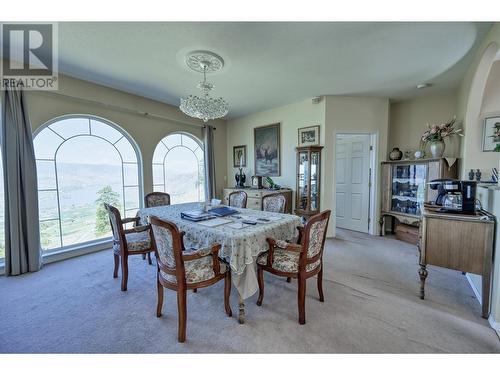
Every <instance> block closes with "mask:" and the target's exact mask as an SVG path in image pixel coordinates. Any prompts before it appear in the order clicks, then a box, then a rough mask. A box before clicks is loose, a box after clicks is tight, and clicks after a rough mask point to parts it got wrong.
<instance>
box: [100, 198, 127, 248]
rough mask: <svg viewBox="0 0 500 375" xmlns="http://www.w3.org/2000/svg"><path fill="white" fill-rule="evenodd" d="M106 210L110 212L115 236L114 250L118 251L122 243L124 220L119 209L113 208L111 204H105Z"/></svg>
mask: <svg viewBox="0 0 500 375" xmlns="http://www.w3.org/2000/svg"><path fill="white" fill-rule="evenodd" d="M104 208H105V209H106V211H107V212H108V216H109V223H110V224H111V233H112V234H113V249H115V250H117V249H118V247H119V246H120V243H121V242H122V236H123V233H122V232H123V227H122V224H121V222H122V218H121V215H120V211H119V210H118V208H116V207H113V206H111V205H110V204H107V203H104Z"/></svg>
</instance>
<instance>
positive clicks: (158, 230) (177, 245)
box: [149, 216, 186, 283]
mask: <svg viewBox="0 0 500 375" xmlns="http://www.w3.org/2000/svg"><path fill="white" fill-rule="evenodd" d="M149 222H150V224H151V229H152V231H153V238H154V241H155V245H156V254H157V256H158V260H159V261H158V268H159V269H161V270H162V271H163V272H166V273H169V274H171V275H175V276H176V277H177V282H178V283H180V282H182V280H185V277H186V275H185V270H184V261H183V260H182V237H181V234H180V232H179V229H178V228H177V225H175V224H174V223H172V222H170V221H167V220H162V219H159V218H158V217H156V216H150V217H149Z"/></svg>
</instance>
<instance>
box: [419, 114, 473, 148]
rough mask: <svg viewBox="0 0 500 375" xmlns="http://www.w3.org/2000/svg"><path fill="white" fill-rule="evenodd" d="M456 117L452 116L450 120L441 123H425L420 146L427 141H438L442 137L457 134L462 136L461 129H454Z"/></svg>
mask: <svg viewBox="0 0 500 375" xmlns="http://www.w3.org/2000/svg"><path fill="white" fill-rule="evenodd" d="M455 124H456V118H455V117H453V119H452V120H451V121H448V122H446V123H443V124H433V125H429V124H427V127H428V129H427V130H426V131H425V133H424V134H422V138H421V140H420V141H421V146H425V144H426V143H427V142H440V141H442V140H443V139H444V138H446V137H449V136H452V135H455V134H458V135H459V136H463V134H461V133H460V132H461V131H462V129H455Z"/></svg>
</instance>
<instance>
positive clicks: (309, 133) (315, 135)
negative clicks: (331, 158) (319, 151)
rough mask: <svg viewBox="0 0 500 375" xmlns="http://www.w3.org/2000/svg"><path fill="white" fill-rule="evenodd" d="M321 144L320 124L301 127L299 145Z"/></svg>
mask: <svg viewBox="0 0 500 375" xmlns="http://www.w3.org/2000/svg"><path fill="white" fill-rule="evenodd" d="M303 146H319V125H316V126H309V127H306V128H300V129H299V147H303Z"/></svg>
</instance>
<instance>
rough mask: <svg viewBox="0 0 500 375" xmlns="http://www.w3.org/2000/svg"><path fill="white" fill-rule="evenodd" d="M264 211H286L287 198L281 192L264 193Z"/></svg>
mask: <svg viewBox="0 0 500 375" xmlns="http://www.w3.org/2000/svg"><path fill="white" fill-rule="evenodd" d="M262 211H268V212H277V213H282V214H283V213H285V212H286V198H285V196H284V195H283V194H281V193H276V194H269V195H264V196H263V197H262Z"/></svg>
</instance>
